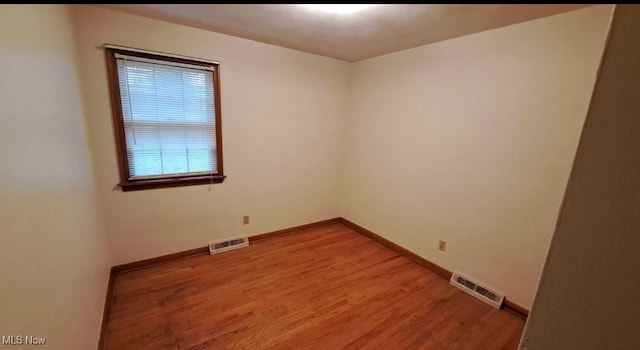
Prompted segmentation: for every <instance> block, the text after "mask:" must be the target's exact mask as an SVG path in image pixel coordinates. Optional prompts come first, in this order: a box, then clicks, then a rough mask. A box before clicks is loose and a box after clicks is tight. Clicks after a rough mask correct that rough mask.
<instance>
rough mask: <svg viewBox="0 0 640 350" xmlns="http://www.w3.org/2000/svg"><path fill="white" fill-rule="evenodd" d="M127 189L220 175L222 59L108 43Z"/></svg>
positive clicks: (194, 182) (212, 180)
mask: <svg viewBox="0 0 640 350" xmlns="http://www.w3.org/2000/svg"><path fill="white" fill-rule="evenodd" d="M106 55H107V72H108V75H109V85H110V91H111V108H112V110H113V124H114V129H115V137H116V146H117V153H118V160H119V162H118V163H119V166H120V186H121V187H122V189H123V190H124V191H130V190H141V189H149V188H161V187H174V186H186V185H198V184H208V183H219V182H222V181H224V178H225V176H224V174H223V171H222V134H221V130H220V119H221V116H220V78H219V75H218V63H216V62H213V61H206V60H197V59H192V58H187V57H183V56H176V55H167V54H160V53H152V52H148V51H143V50H135V49H126V48H120V47H114V46H106Z"/></svg>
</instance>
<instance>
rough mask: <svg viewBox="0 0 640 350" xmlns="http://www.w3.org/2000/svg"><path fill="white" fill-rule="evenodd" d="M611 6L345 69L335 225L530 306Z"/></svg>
mask: <svg viewBox="0 0 640 350" xmlns="http://www.w3.org/2000/svg"><path fill="white" fill-rule="evenodd" d="M610 11H611V7H610V6H601V7H591V8H587V9H584V10H578V11H575V12H570V13H566V14H561V15H557V16H553V17H547V18H544V19H540V20H536V21H531V22H526V23H522V24H518V25H513V26H509V27H504V28H500V29H496V30H491V31H487V32H483V33H478V34H474V35H469V36H466V37H461V38H457V39H453V40H448V41H444V42H440V43H436V44H433V45H428V46H423V47H419V48H415V49H411V50H406V51H402V52H398V53H393V54H389V55H385V56H381V57H378V58H373V59H369V60H366V61H362V62H359V63H356V64H354V66H353V71H352V76H351V104H350V108H351V110H350V114H349V121H348V129H347V138H346V139H347V148H346V162H345V175H344V178H345V180H344V196H343V202H342V216H344V217H346V218H347V219H349V220H352V221H354V222H355V223H357V224H359V225H362V226H364V227H366V228H368V229H370V230H372V231H374V232H376V233H378V234H381V235H383V236H384V237H385V238H387V239H389V240H391V241H393V242H395V243H397V244H400V245H401V246H403V247H406V248H408V249H409V250H411V251H413V252H415V253H417V254H419V255H421V256H423V257H424V258H426V259H428V260H430V261H433V262H435V263H437V264H439V265H441V266H443V267H445V268H447V269H449V270H453V271H459V272H461V273H463V274H467V275H468V276H469V277H472V278H475V279H477V280H478V281H481V282H484V283H485V284H488V285H489V286H492V287H494V288H496V289H497V290H498V291H501V292H503V293H505V294H506V295H507V297H508V299H510V300H511V301H513V302H516V303H518V304H520V305H522V306H524V307H526V308H530V307H531V303H532V300H533V296H534V293H535V290H536V286H537V283H538V280H539V277H540V272H541V269H542V264H543V261H544V257H545V256H546V254H547V249H548V246H549V242H550V239H551V235H552V232H553V227H554V224H555V221H556V216H557V213H558V210H559V206H560V202H561V198H562V194H563V191H564V188H565V184H566V181H567V177H568V174H569V169H570V167H571V162H572V159H573V156H574V152H575V149H576V145H577V142H578V137H579V134H580V130H581V128H582V124H583V121H584V116H585V114H586V111H587V106H588V102H589V97H590V94H591V90H592V87H593V82H594V78H595V73H596V69H597V66H598V62H599V58H600V53H601V52H602V48H603V43H604V38H605V34H606V29H607V23H608V20H609V17H610ZM439 239H442V240H446V241H447V242H448V246H447V251H446V252H445V253H443V252H440V251H438V249H437V247H438V240H439Z"/></svg>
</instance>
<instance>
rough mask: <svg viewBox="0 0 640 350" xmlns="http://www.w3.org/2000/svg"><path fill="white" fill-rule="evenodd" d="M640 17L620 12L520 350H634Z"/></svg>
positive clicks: (639, 312)
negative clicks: (639, 38)
mask: <svg viewBox="0 0 640 350" xmlns="http://www.w3.org/2000/svg"><path fill="white" fill-rule="evenodd" d="M638 23H640V8H639V7H637V6H624V5H623V6H618V7H617V8H616V11H615V14H614V17H613V21H612V26H611V33H610V39H609V44H608V48H607V51H606V53H605V55H604V58H603V63H602V66H601V67H600V73H599V75H598V82H597V84H596V87H595V90H594V94H593V98H592V100H591V106H590V108H589V113H588V115H587V119H586V122H585V127H584V131H583V133H582V137H581V138H580V145H579V147H578V151H577V154H576V159H575V162H574V164H573V169H572V171H571V177H570V179H569V183H568V184H567V191H566V194H565V197H564V203H563V206H562V211H561V213H560V217H559V219H558V224H557V227H556V231H555V234H554V236H553V241H552V243H551V248H550V250H549V256H548V258H547V262H546V265H545V268H544V273H543V275H542V280H541V282H540V290H539V292H538V295H537V297H536V301H535V303H534V307H533V310H532V313H531V317H530V318H529V321H528V322H527V329H526V330H525V334H524V336H523V340H522V349H531V350H535V349H584V350H590V349H593V350H599V349H640V333H639V332H638V331H639V328H638V325H640V303H638V296H639V295H640V279H638V274H639V273H640V258H639V256H640V255H639V253H638V248H639V247H640V235H639V234H638V233H640V182H639V181H638V180H639V179H640V157H639V153H638V150H640V118H639V117H638V116H640V100H639V99H638V91H640V61H639V60H638V57H640V46H638V37H640V27H639V26H638Z"/></svg>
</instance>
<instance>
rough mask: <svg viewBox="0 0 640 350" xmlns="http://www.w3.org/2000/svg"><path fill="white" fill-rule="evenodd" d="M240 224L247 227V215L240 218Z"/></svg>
mask: <svg viewBox="0 0 640 350" xmlns="http://www.w3.org/2000/svg"><path fill="white" fill-rule="evenodd" d="M242 224H243V225H249V215H245V216H243V217H242Z"/></svg>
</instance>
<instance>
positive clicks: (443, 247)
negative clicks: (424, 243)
mask: <svg viewBox="0 0 640 350" xmlns="http://www.w3.org/2000/svg"><path fill="white" fill-rule="evenodd" d="M438 249H440V250H442V251H443V252H444V251H446V250H447V241H443V240H440V241H439V242H438Z"/></svg>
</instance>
